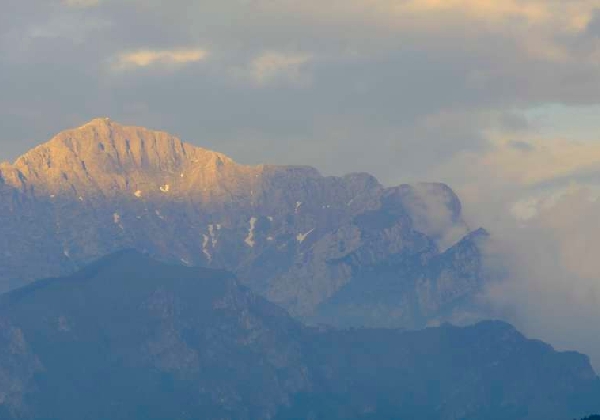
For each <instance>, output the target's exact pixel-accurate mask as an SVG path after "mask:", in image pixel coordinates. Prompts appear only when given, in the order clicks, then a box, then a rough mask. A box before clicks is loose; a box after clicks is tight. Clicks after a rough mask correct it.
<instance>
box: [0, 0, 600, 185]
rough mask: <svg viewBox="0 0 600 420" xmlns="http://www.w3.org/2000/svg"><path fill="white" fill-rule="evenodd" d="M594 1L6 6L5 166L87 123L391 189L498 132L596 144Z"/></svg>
mask: <svg viewBox="0 0 600 420" xmlns="http://www.w3.org/2000/svg"><path fill="white" fill-rule="evenodd" d="M597 6H600V2H599V1H597V0H569V1H564V0H503V1H501V2H500V1H496V0H326V1H323V0H303V1H296V0H203V1H194V0H172V1H168V2H166V1H158V0H3V2H2V8H3V13H2V14H1V15H0V37H1V38H0V91H1V92H2V95H0V127H2V130H1V131H0V145H1V148H0V160H13V159H14V158H15V157H16V156H18V155H20V154H21V153H23V152H24V151H26V150H27V149H28V148H30V147H31V146H33V145H35V144H37V143H40V142H42V141H45V140H47V139H49V138H50V137H51V136H52V135H53V134H55V133H57V132H59V131H61V130H63V129H66V128H68V127H71V126H77V125H80V124H82V123H83V122H86V121H87V120H89V119H92V118H94V117H100V116H108V117H110V118H112V119H114V120H116V121H119V122H123V123H128V124H136V125H143V126H148V127H150V128H158V129H162V130H166V131H169V132H172V133H174V134H177V135H179V136H180V137H181V138H183V139H184V140H186V141H189V142H192V143H194V144H197V145H200V146H204V147H208V148H212V149H216V150H219V151H222V152H224V153H227V154H228V155H230V156H231V157H233V158H234V159H235V160H237V161H239V162H242V163H262V162H268V163H305V164H312V165H315V166H317V167H318V168H319V169H320V170H321V171H323V172H324V173H327V174H340V173H344V172H350V171H369V172H372V173H374V174H375V175H377V176H378V177H379V178H380V179H381V180H382V181H383V182H385V183H388V184H390V183H398V182H402V181H412V180H420V179H429V178H431V177H432V176H433V174H432V170H434V169H437V168H439V167H442V166H443V165H445V164H448V163H449V162H452V161H453V159H454V158H456V157H457V156H458V155H459V154H461V153H476V154H477V155H478V156H479V155H480V154H485V153H490V148H496V147H500V146H499V143H503V142H505V141H506V142H507V145H508V147H512V148H515V149H516V150H518V151H520V152H529V151H530V150H529V147H526V146H524V142H529V141H530V140H532V139H534V138H536V139H537V138H539V137H542V138H549V139H556V138H559V137H560V138H565V139H566V140H571V141H575V140H582V141H588V142H593V141H595V140H596V133H595V131H596V130H595V128H596V126H597V123H596V120H597V117H598V116H599V115H600V111H599V108H598V107H597V105H598V102H599V101H600V71H599V69H600V68H599V64H600V51H599V50H598V45H599V38H598V36H599V35H600V13H597V12H596V7H597ZM502 147H504V146H502ZM553 147H554V146H553ZM556 147H560V146H556ZM599 148H600V146H599ZM594 150H595V147H594ZM595 156H597V158H598V160H600V153H598V152H596V153H595ZM446 171H447V169H446ZM450 175H451V174H446V173H440V174H439V175H438V174H437V173H436V176H440V177H444V178H449V180H452V179H451V176H450ZM552 175H553V174H548V176H552ZM442 180H443V179H442Z"/></svg>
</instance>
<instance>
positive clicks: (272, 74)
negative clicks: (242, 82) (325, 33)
mask: <svg viewBox="0 0 600 420" xmlns="http://www.w3.org/2000/svg"><path fill="white" fill-rule="evenodd" d="M312 60H313V56H312V55H311V54H306V53H281V52H273V51H270V52H265V53H263V54H261V55H260V56H258V57H256V58H255V59H254V60H252V62H251V63H250V66H249V73H250V77H251V79H252V80H253V81H254V82H255V83H256V84H258V85H260V86H264V85H267V84H272V83H279V82H283V83H290V84H294V85H304V84H307V83H308V82H309V80H310V78H309V76H308V75H307V74H306V73H305V70H306V66H307V65H308V64H309V63H310V62H311V61H312Z"/></svg>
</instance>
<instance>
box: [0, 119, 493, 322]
mask: <svg viewBox="0 0 600 420" xmlns="http://www.w3.org/2000/svg"><path fill="white" fill-rule="evenodd" d="M484 237H485V234H475V235H469V230H468V228H467V226H466V224H465V223H464V222H463V221H462V219H461V209H460V201H459V200H458V198H457V197H456V195H455V194H454V193H453V192H452V191H451V190H450V189H449V188H448V187H446V186H445V185H441V184H424V185H416V186H408V185H403V186H400V187H396V188H384V187H383V186H381V185H380V184H379V183H378V182H377V180H376V179H374V178H373V177H372V176H370V175H368V174H351V175H348V176H345V177H323V176H321V175H320V174H319V173H318V172H317V171H316V170H315V169H313V168H309V167H283V166H265V165H263V166H244V165H239V164H237V163H235V162H233V161H232V160H231V159H229V158H228V157H226V156H224V155H222V154H220V153H216V152H212V151H209V150H205V149H201V148H198V147H194V146H191V145H189V144H186V143H184V142H182V141H181V140H179V139H177V138H175V137H173V136H171V135H169V134H166V133H162V132H155V131H151V130H147V129H144V128H139V127H125V126H122V125H120V124H117V123H115V122H112V121H110V120H108V119H96V120H93V121H91V122H90V123H88V124H86V125H84V126H82V127H79V128H76V129H73V130H68V131H65V132H62V133H60V134H59V135H57V136H56V137H55V138H53V139H52V140H50V141H49V142H48V143H46V144H43V145H41V146H39V147H37V148H35V149H33V150H31V151H30V152H28V153H26V154H25V155H23V156H22V157H21V158H19V159H17V161H16V162H15V163H14V164H13V165H9V164H3V165H1V166H0V285H1V288H2V289H3V290H9V289H11V288H14V287H17V286H19V285H22V284H24V283H26V282H28V281H31V280H33V279H35V278H39V277H43V276H47V275H62V274H65V273H69V272H73V271H74V270H75V269H77V268H78V267H80V266H81V265H83V264H85V263H87V262H89V261H91V260H93V259H95V258H97V257H99V256H102V255H106V254H108V253H111V252H113V251H116V250H119V249H123V248H136V249H138V250H140V251H147V252H150V253H151V254H153V255H157V256H160V257H162V258H164V259H170V260H175V261H178V262H182V263H184V264H187V265H194V266H206V267H213V268H224V269H228V270H230V271H233V272H235V273H236V274H237V275H238V277H239V278H240V279H242V281H243V282H244V283H246V284H247V285H248V286H250V287H251V288H252V289H253V290H255V291H257V292H259V293H260V294H263V295H264V296H267V297H268V298H269V299H271V300H273V301H275V302H277V303H279V304H281V305H283V306H284V307H285V308H287V309H288V310H290V311H291V312H292V313H293V314H294V315H296V316H298V317H302V318H305V319H313V320H315V321H318V322H333V323H339V324H344V325H346V324H349V323H356V325H367V324H368V325H386V326H389V325H392V326H406V327H414V326H422V325H425V324H427V323H431V322H438V321H439V320H440V319H448V318H449V317H451V316H452V314H453V313H454V312H455V310H458V309H457V308H458V307H459V306H460V307H461V308H463V307H464V306H465V302H469V301H470V299H471V297H472V296H473V294H474V293H477V291H478V290H479V289H480V287H481V282H482V274H481V258H480V252H479V247H478V245H477V242H478V241H480V240H482V238H484ZM371 287H372V288H373V289H371ZM366 289H370V290H375V291H376V293H372V294H371V295H370V297H369V299H370V300H369V303H368V304H367V303H365V302H363V303H358V304H357V303H356V302H355V301H354V299H355V298H356V297H357V295H356V294H357V293H359V294H360V293H363V290H366ZM353 296H354V297H353ZM461 310H462V309H461ZM350 320H352V321H350Z"/></svg>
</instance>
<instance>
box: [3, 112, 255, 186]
mask: <svg viewBox="0 0 600 420" xmlns="http://www.w3.org/2000/svg"><path fill="white" fill-rule="evenodd" d="M12 166H13V169H15V170H17V171H18V172H20V174H22V175H23V179H25V180H26V183H27V185H29V186H33V187H34V191H36V192H38V193H44V194H48V195H57V194H72V193H73V192H74V193H75V194H77V195H78V196H82V195H84V194H83V193H85V195H89V193H90V192H91V191H92V190H93V191H94V192H98V190H100V192H101V193H102V195H106V194H107V193H110V192H113V193H116V192H119V191H120V192H123V191H124V190H125V192H127V193H131V194H134V193H136V192H137V191H145V192H148V191H149V190H150V191H153V192H155V193H165V192H173V188H172V187H173V185H174V184H177V185H178V186H180V190H181V191H182V192H183V191H184V190H185V191H188V190H189V189H190V188H192V187H193V185H196V187H197V186H198V185H200V186H201V187H202V189H204V188H206V189H207V190H210V189H211V186H213V184H214V183H215V181H216V179H217V178H219V177H220V175H219V173H223V172H227V171H228V170H230V171H231V170H232V171H235V170H237V168H245V167H242V166H241V165H237V164H236V163H235V162H234V161H233V160H232V159H230V158H229V157H227V156H225V155H223V154H221V153H217V152H214V151H211V150H207V149H203V148H201V147H197V146H193V145H191V144H189V143H184V142H183V141H181V140H180V139H179V138H177V137H175V136H173V135H171V134H169V133H166V132H163V131H155V130H150V129H147V128H144V127H135V126H127V125H122V124H119V123H117V122H115V121H112V120H111V119H110V118H107V117H102V118H95V119H93V120H91V121H89V122H88V123H86V124H84V125H82V126H80V127H77V128H72V129H68V130H65V131H62V132H60V133H58V134H57V135H56V136H54V137H53V138H52V139H51V140H50V141H48V142H46V143H44V144H41V145H40V146H38V147H36V148H34V149H32V150H30V151H29V152H27V153H25V154H24V155H23V156H21V157H20V158H18V159H17V160H16V162H15V163H14V165H12ZM255 169H256V170H257V169H258V168H255ZM193 181H195V184H194V182H193ZM132 188H133V190H132V191H129V190H131V189H132Z"/></svg>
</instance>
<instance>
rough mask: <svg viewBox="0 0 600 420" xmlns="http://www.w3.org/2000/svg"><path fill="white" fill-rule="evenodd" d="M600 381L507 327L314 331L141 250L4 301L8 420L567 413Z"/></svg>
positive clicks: (1, 346)
mask: <svg viewBox="0 0 600 420" xmlns="http://www.w3.org/2000/svg"><path fill="white" fill-rule="evenodd" d="M599 385H600V384H599V382H598V378H597V376H596V374H595V373H594V371H593V369H592V368H591V366H590V364H589V360H588V359H587V358H586V357H585V356H583V355H580V354H577V353H572V352H565V353H559V352H556V351H554V350H553V349H552V348H551V347H550V346H548V345H546V344H544V343H541V342H539V341H535V340H528V339H526V338H525V337H523V336H522V335H521V334H520V333H518V332H517V331H516V330H515V329H514V328H512V327H511V326H510V325H508V324H505V323H502V322H491V321H489V322H484V323H480V324H477V325H475V326H471V327H467V328H457V327H452V326H448V325H445V326H442V327H439V328H433V329H425V330H422V331H416V332H402V331H398V330H388V329H351V330H335V329H329V328H307V327H304V326H303V325H301V324H300V323H299V322H297V321H295V320H293V319H292V318H291V317H289V316H288V314H286V313H285V311H283V310H282V309H280V308H279V307H277V306H276V305H274V304H272V303H270V302H268V301H266V300H265V299H263V298H260V297H258V296H257V295H255V294H253V293H252V292H250V291H249V289H247V288H245V287H242V286H240V285H239V284H238V283H237V282H236V280H235V278H233V277H232V276H231V275H230V274H228V273H226V272H223V271H215V270H210V269H202V268H190V267H184V266H181V265H179V266H177V265H172V264H164V263H160V262H157V261H155V260H152V259H150V258H149V257H147V256H145V255H142V254H140V253H138V252H135V251H124V252H119V253H117V254H113V255H111V256H108V257H105V258H103V259H101V260H100V261H98V262H95V263H93V264H92V265H90V266H88V267H86V268H84V269H83V270H81V271H80V272H77V273H75V274H73V275H71V276H68V277H64V278H55V279H47V280H42V281H38V282H35V283H33V284H31V285H29V286H26V287H24V288H21V289H17V290H15V291H12V292H10V293H8V294H5V295H3V296H1V297H0V418H2V419H6V420H13V419H15V420H16V419H21V420H50V419H61V420H79V419H83V418H85V419H88V420H96V419H97V420H104V419H112V420H120V419H128V420H136V419H140V420H142V419H143V420H152V419H156V420H163V419H175V418H177V419H182V420H185V419H190V420H191V419H198V418H202V419H237V420H243V419H258V418H260V419H274V420H276V419H280V420H286V419H300V418H302V419H308V418H310V419H315V420H319V419H323V420H336V419H378V420H381V419H412V420H429V419H438V420H455V419H465V420H476V419H488V420H504V419H514V420H563V419H567V418H573V417H581V416H583V415H585V414H586V413H588V412H591V411H592V410H598V409H599V408H600V407H599V405H600V386H599Z"/></svg>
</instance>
